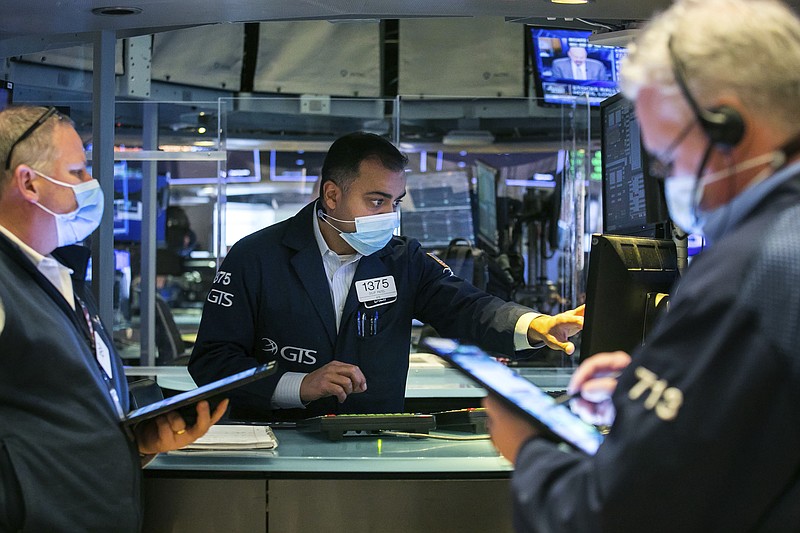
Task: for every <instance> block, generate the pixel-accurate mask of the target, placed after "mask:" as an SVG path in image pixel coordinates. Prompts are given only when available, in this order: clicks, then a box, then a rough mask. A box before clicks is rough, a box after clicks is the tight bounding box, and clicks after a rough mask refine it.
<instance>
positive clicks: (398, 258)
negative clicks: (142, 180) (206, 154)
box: [189, 203, 530, 418]
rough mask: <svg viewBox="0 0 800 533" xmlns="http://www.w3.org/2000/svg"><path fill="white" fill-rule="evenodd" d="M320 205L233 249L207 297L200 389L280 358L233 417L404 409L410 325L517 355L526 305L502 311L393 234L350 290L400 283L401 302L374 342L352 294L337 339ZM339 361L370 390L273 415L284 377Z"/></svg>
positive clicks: (243, 395) (386, 311) (504, 306)
mask: <svg viewBox="0 0 800 533" xmlns="http://www.w3.org/2000/svg"><path fill="white" fill-rule="evenodd" d="M314 206H315V204H314V203H311V204H309V205H307V206H306V207H305V208H303V209H302V210H301V211H300V212H299V213H298V214H297V215H296V216H294V217H292V218H291V219H289V220H286V221H284V222H281V223H279V224H276V225H274V226H271V227H268V228H265V229H263V230H261V231H259V232H256V233H254V234H252V235H249V236H248V237H245V238H244V239H242V240H241V241H239V242H238V243H236V245H234V246H233V248H231V250H230V252H229V253H228V255H227V257H226V258H225V261H224V262H223V264H222V266H221V267H220V270H219V272H218V273H217V277H216V280H215V283H214V285H213V287H212V289H211V291H210V293H209V296H208V298H207V301H206V303H205V307H204V309H203V318H202V322H201V324H200V331H199V333H198V337H197V343H196V345H195V348H194V352H193V353H192V358H191V362H190V364H189V370H190V372H191V374H192V376H193V377H194V379H195V381H196V382H197V383H198V384H204V383H208V382H210V381H213V380H215V379H219V378H221V377H223V376H226V375H229V374H233V373H235V372H239V371H241V370H244V369H246V368H249V367H252V366H254V365H255V362H256V360H257V361H260V362H262V361H266V360H271V359H277V360H278V361H279V364H280V365H279V371H278V372H277V373H276V374H275V375H273V376H271V377H268V378H265V379H263V380H260V381H259V382H257V383H254V384H252V385H250V386H246V387H244V388H242V389H239V390H237V391H236V392H235V393H233V394H232V395H231V401H232V408H233V409H234V411H233V412H234V414H235V413H236V412H237V410H239V411H238V412H242V411H244V410H245V409H247V410H249V411H250V412H251V413H254V412H255V413H261V416H258V415H253V416H254V417H258V418H261V417H267V418H269V417H275V418H279V417H280V418H283V417H288V418H292V417H295V418H296V417H308V416H314V415H318V414H325V413H337V412H343V413H365V412H366V413H380V412H399V411H402V410H403V404H404V397H405V383H406V377H407V374H408V353H409V348H410V338H411V320H412V318H417V319H419V320H420V321H422V322H424V323H428V324H431V325H432V326H433V327H434V328H436V330H437V331H438V332H439V333H440V334H441V335H443V336H447V337H453V338H460V339H467V340H470V341H472V342H477V343H479V344H481V345H482V346H483V347H485V348H487V349H489V350H492V351H497V352H500V353H504V354H513V353H514V345H513V331H514V326H515V324H516V321H517V319H518V318H519V317H520V316H522V314H524V313H526V312H530V309H528V308H526V307H523V306H520V305H517V304H514V303H507V302H504V301H502V300H500V299H498V298H495V297H493V296H490V295H488V294H486V293H484V292H481V291H479V290H478V289H476V288H475V287H473V286H472V285H470V284H469V283H467V282H465V281H463V280H461V279H460V278H457V277H455V276H452V275H451V273H450V270H449V268H447V266H446V265H445V264H444V263H441V262H440V261H439V260H437V259H434V258H433V257H431V256H429V255H428V254H427V253H425V252H424V251H423V250H422V248H421V247H420V244H419V242H417V241H416V240H413V239H408V238H405V237H395V238H393V239H392V240H391V241H390V242H389V244H388V245H387V246H386V247H384V248H383V249H382V250H380V251H379V252H376V253H375V254H373V255H370V256H365V257H362V258H361V260H360V261H359V264H358V267H357V269H356V273H355V277H354V278H353V283H354V284H355V283H356V282H358V281H359V280H368V279H373V278H379V277H383V276H393V277H394V281H395V285H396V287H397V301H395V302H393V303H391V304H388V305H384V306H380V307H377V308H376V309H375V310H377V311H378V314H379V319H378V330H377V334H376V335H374V336H367V337H361V336H359V335H358V334H357V326H356V322H357V320H356V317H357V315H358V312H359V310H364V307H363V304H360V303H359V301H358V298H357V296H356V290H355V288H353V287H351V290H350V293H349V294H348V296H347V301H346V303H345V306H344V311H343V313H342V319H341V324H340V327H339V332H338V334H337V331H336V319H335V315H334V309H333V303H332V301H331V295H330V287H329V284H328V280H327V277H326V275H325V270H324V267H323V264H322V257H321V255H320V251H319V246H318V245H317V241H316V239H315V238H314V229H313V219H312V217H313V216H314ZM333 360H338V361H343V362H346V363H351V364H354V365H357V366H358V367H359V368H360V369H361V371H362V372H363V373H364V376H365V377H366V380H367V391H366V392H364V393H359V394H353V395H351V396H349V397H348V399H347V401H345V402H344V403H343V404H341V405H338V404H337V400H336V398H333V397H331V398H323V399H321V400H317V401H315V402H312V403H311V404H309V405H308V406H307V409H304V410H292V409H287V410H282V411H281V413H278V412H277V411H276V412H275V413H269V412H268V410H269V409H270V399H271V397H272V393H273V391H274V390H275V386H276V384H277V382H278V379H279V378H280V376H281V375H283V374H284V373H285V372H305V373H308V372H311V371H313V370H315V369H317V368H320V367H321V366H323V365H325V364H326V363H328V362H330V361H333Z"/></svg>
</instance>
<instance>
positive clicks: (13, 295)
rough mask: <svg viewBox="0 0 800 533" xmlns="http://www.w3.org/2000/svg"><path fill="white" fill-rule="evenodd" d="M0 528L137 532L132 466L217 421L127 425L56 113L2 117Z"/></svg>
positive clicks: (71, 132) (13, 111) (16, 110)
mask: <svg viewBox="0 0 800 533" xmlns="http://www.w3.org/2000/svg"><path fill="white" fill-rule="evenodd" d="M0 164H2V165H4V167H3V168H2V171H0V420H2V424H0V531H108V530H111V529H113V530H114V531H139V530H140V529H141V509H140V492H141V487H140V485H141V480H140V477H141V475H140V468H141V462H142V457H143V456H147V455H149V454H155V453H158V452H161V451H168V450H175V449H178V448H180V447H182V446H185V445H186V444H189V443H190V442H192V441H194V440H195V439H197V438H198V437H200V436H202V435H203V434H204V433H205V432H206V431H207V430H208V428H209V427H210V426H211V424H213V423H214V422H216V421H217V420H218V419H219V418H220V417H221V416H222V415H223V413H224V411H225V408H226V407H227V404H226V403H225V402H223V404H220V406H219V407H218V409H217V410H216V411H215V413H214V414H213V416H212V415H211V414H210V413H209V409H208V404H207V403H206V402H201V403H202V405H198V408H197V413H198V417H197V422H196V424H195V425H194V426H192V427H186V423H185V422H184V420H183V419H182V418H181V417H180V415H178V414H177V413H168V414H167V415H163V416H160V417H158V418H155V419H153V420H152V421H149V422H146V423H143V424H140V425H138V426H136V428H135V430H134V432H133V434H131V435H129V434H128V433H127V432H126V431H125V430H124V429H123V427H122V425H121V424H120V421H121V418H122V417H123V415H124V414H125V413H127V412H128V411H129V401H128V388H127V384H126V380H125V374H124V372H123V367H122V362H121V360H120V359H119V357H117V354H116V352H115V351H114V345H113V343H112V342H111V339H110V336H109V335H107V334H106V332H105V330H104V328H103V325H102V324H101V323H100V321H99V319H98V318H97V315H96V312H95V306H94V303H93V301H92V298H91V293H90V291H89V290H88V287H86V286H85V284H84V281H83V280H84V276H83V274H84V273H85V272H86V266H87V263H88V259H89V252H88V249H87V248H85V247H83V246H72V245H74V244H75V243H78V242H79V241H81V240H83V239H85V238H86V237H88V236H89V234H91V233H92V232H93V231H94V230H95V229H96V228H97V226H98V224H99V223H100V219H101V218H102V215H103V192H102V190H101V189H100V186H99V183H98V182H97V181H96V180H94V179H92V176H91V175H90V174H89V173H88V172H87V170H86V158H85V155H84V151H83V143H82V142H81V139H80V137H79V136H78V134H77V132H76V131H75V129H74V128H73V127H72V125H71V124H70V122H69V121H68V119H65V118H64V117H62V116H61V115H59V114H58V113H57V112H56V110H55V109H54V108H50V109H44V108H39V107H11V108H8V109H6V110H4V111H2V112H0Z"/></svg>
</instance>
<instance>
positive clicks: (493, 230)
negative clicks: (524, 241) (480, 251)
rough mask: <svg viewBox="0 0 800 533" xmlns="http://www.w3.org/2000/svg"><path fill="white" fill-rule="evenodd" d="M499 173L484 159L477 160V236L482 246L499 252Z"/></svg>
mask: <svg viewBox="0 0 800 533" xmlns="http://www.w3.org/2000/svg"><path fill="white" fill-rule="evenodd" d="M497 174H498V171H497V169H496V168H494V167H491V166H489V165H487V164H486V163H484V162H482V161H475V189H476V192H477V202H478V206H477V207H478V208H477V209H476V212H477V221H476V224H475V236H476V237H477V239H478V244H479V245H480V246H481V247H482V248H488V249H489V250H490V251H492V252H499V248H500V241H499V236H498V233H497Z"/></svg>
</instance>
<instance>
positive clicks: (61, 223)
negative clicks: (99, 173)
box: [34, 170, 103, 247]
mask: <svg viewBox="0 0 800 533" xmlns="http://www.w3.org/2000/svg"><path fill="white" fill-rule="evenodd" d="M34 172H36V174H37V175H39V176H41V177H43V178H44V179H46V180H47V181H50V182H52V183H55V184H56V185H61V186H62V187H69V188H70V189H72V192H73V194H74V195H75V201H76V202H77V204H78V208H77V209H76V210H75V211H72V212H70V213H56V212H54V211H51V210H50V209H48V208H46V207H45V206H43V205H42V204H40V203H39V202H36V204H35V205H37V206H38V207H39V208H40V209H42V210H43V211H45V212H46V213H49V214H51V215H53V216H54V217H55V219H56V232H57V233H58V246H59V247H61V246H67V245H69V244H75V243H76V242H81V241H82V240H84V239H85V238H86V237H88V236H89V235H91V234H92V232H93V231H94V230H96V229H97V226H99V225H100V220H101V219H102V218H103V189H101V188H100V183H99V182H98V181H97V180H95V179H92V180H89V181H85V182H83V183H78V184H77V185H72V184H69V183H64V182H63V181H58V180H55V179H53V178H51V177H50V176H45V175H44V174H42V173H41V172H39V171H38V170H34Z"/></svg>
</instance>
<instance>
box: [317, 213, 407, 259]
mask: <svg viewBox="0 0 800 533" xmlns="http://www.w3.org/2000/svg"><path fill="white" fill-rule="evenodd" d="M317 213H318V214H319V217H320V218H321V219H322V220H324V221H325V223H327V224H328V225H329V226H330V227H332V228H333V229H335V230H337V231H338V232H339V236H340V237H341V238H342V239H343V240H344V242H346V243H347V244H349V245H350V247H351V248H353V250H355V251H356V252H358V253H360V254H361V255H371V254H374V253H375V252H377V251H378V250H380V249H381V248H383V247H384V246H386V245H387V244H388V243H389V241H390V240H391V239H392V235H394V230H395V229H397V228H398V227H400V213H398V212H397V211H393V212H391V213H381V214H379V215H369V216H365V217H356V218H355V220H339V219H338V218H334V217H332V216H330V215H328V214H326V213H325V212H323V211H322V210H321V209H320V210H319V211H318V212H317ZM329 218H330V219H331V220H335V221H336V222H340V223H342V224H355V226H356V231H354V232H351V233H347V232H344V231H342V230H340V229H339V228H337V227H336V226H334V225H333V224H331V223H330V222H328V220H327V219H329Z"/></svg>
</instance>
